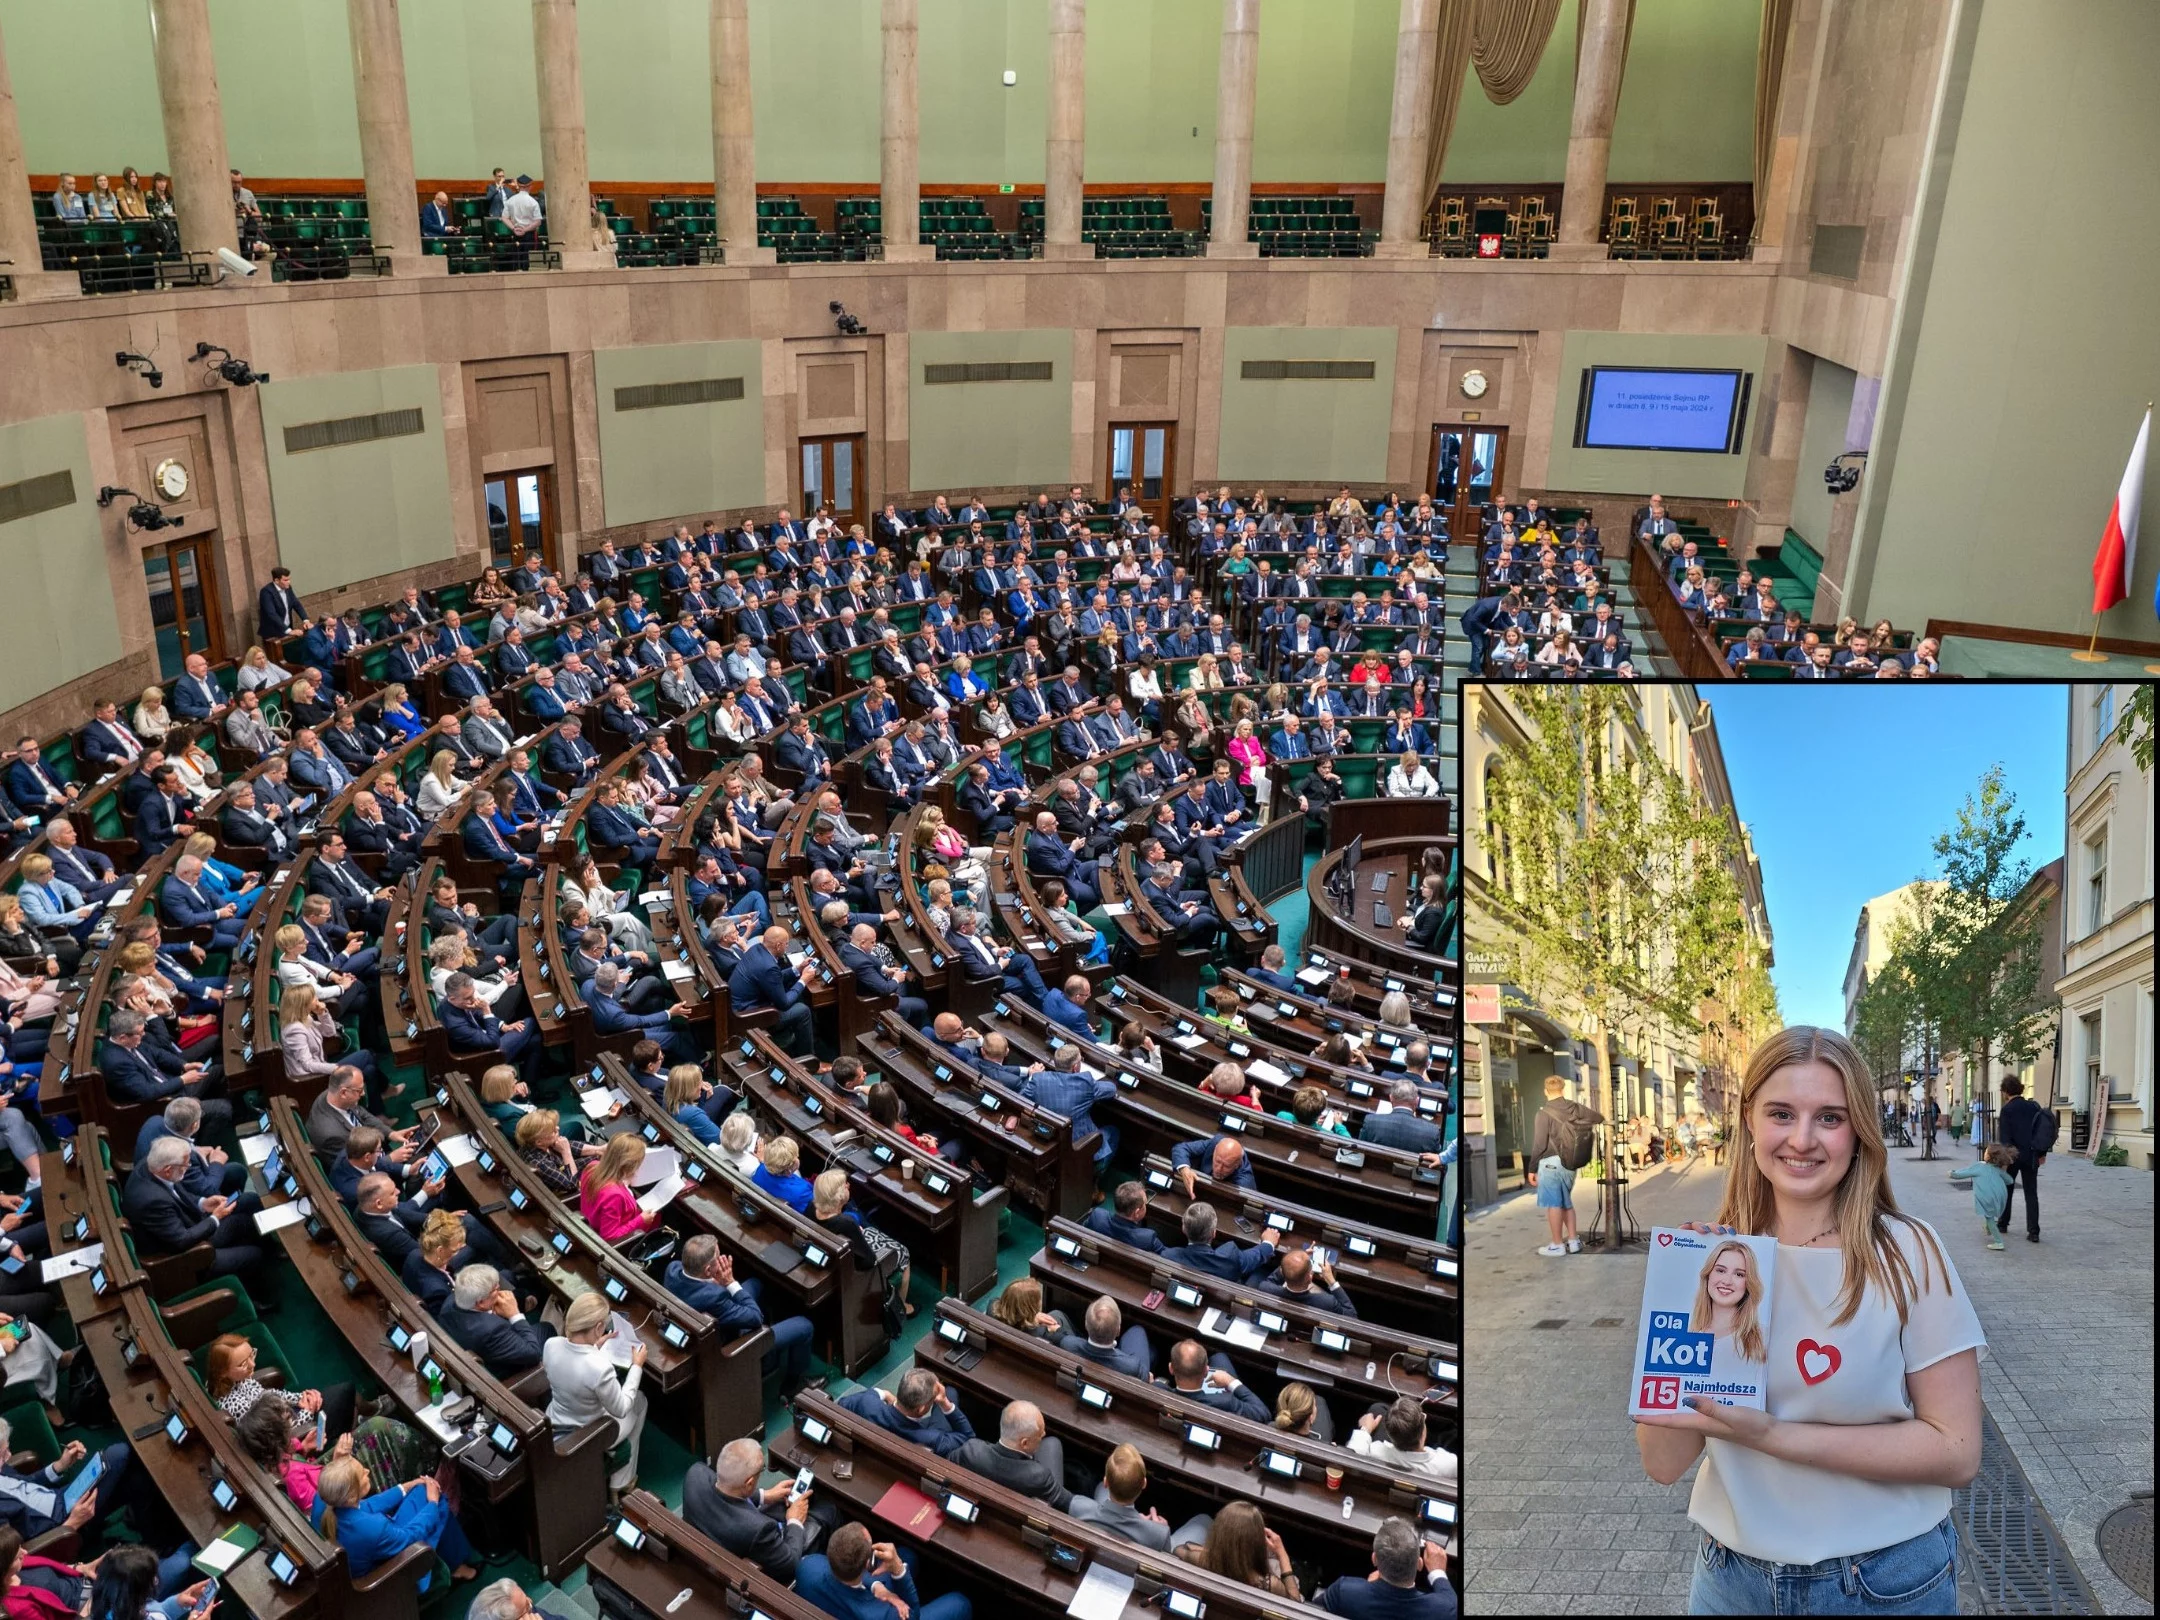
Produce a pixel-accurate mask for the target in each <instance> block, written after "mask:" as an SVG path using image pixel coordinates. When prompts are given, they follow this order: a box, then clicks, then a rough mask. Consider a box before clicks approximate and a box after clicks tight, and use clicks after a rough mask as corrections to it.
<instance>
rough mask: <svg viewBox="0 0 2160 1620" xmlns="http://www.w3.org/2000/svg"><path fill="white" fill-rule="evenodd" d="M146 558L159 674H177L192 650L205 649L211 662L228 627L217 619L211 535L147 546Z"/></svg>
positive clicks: (217, 657) (170, 677) (169, 676)
mask: <svg viewBox="0 0 2160 1620" xmlns="http://www.w3.org/2000/svg"><path fill="white" fill-rule="evenodd" d="M142 562H143V587H144V589H145V590H147V591H148V592H149V595H150V627H151V630H152V633H153V634H154V636H155V638H156V642H157V656H158V675H159V677H160V678H161V679H163V680H168V681H170V680H176V679H178V677H179V675H180V672H181V670H182V668H183V667H184V666H185V665H186V663H187V660H188V655H189V654H191V653H201V654H202V655H203V657H205V658H207V659H209V660H210V662H211V663H213V664H215V663H218V662H220V661H222V660H223V659H224V657H225V630H224V626H223V625H222V624H221V623H220V622H219V612H218V606H217V604H218V601H219V597H218V589H217V557H216V552H215V550H214V549H213V547H212V544H211V537H210V536H208V535H198V536H196V537H195V538H194V539H191V540H166V541H161V542H160V543H158V544H157V545H153V546H151V547H149V548H147V549H146V550H145V551H144V552H143V554H142Z"/></svg>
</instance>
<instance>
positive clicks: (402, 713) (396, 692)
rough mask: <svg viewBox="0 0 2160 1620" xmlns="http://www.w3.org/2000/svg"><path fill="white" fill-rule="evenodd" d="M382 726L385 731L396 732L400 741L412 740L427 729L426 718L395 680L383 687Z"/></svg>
mask: <svg viewBox="0 0 2160 1620" xmlns="http://www.w3.org/2000/svg"><path fill="white" fill-rule="evenodd" d="M382 726H383V729H384V730H385V731H390V732H395V733H396V734H397V738H398V740H399V741H400V742H411V741H412V740H413V738H415V737H417V736H419V735H420V733H421V732H423V731H425V730H427V721H426V719H424V718H423V717H422V716H421V713H420V711H419V710H418V709H416V708H414V707H413V706H412V699H411V698H410V697H409V696H407V695H406V692H405V688H404V687H403V686H400V685H399V684H398V683H397V682H395V681H392V682H391V683H390V684H389V685H388V686H386V687H384V688H383V689H382Z"/></svg>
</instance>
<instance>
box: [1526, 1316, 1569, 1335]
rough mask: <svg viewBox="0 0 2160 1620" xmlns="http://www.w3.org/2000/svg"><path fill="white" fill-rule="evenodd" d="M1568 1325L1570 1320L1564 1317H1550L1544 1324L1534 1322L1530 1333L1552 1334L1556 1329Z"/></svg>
mask: <svg viewBox="0 0 2160 1620" xmlns="http://www.w3.org/2000/svg"><path fill="white" fill-rule="evenodd" d="M1567 1324H1568V1319H1567V1318H1566V1317H1564V1316H1548V1317H1546V1318H1545V1320H1544V1321H1542V1322H1532V1323H1531V1324H1530V1331H1531V1332H1533V1333H1550V1332H1551V1331H1552V1330H1553V1329H1554V1328H1564V1327H1566V1326H1567Z"/></svg>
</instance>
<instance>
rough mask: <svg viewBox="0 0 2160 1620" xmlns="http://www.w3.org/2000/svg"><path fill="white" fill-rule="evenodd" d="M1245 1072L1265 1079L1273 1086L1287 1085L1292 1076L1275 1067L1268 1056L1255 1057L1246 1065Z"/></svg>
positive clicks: (1255, 1077) (1253, 1076) (1254, 1077)
mask: <svg viewBox="0 0 2160 1620" xmlns="http://www.w3.org/2000/svg"><path fill="white" fill-rule="evenodd" d="M1245 1072H1246V1073H1247V1074H1248V1075H1250V1076H1251V1077H1252V1078H1253V1079H1255V1080H1265V1081H1266V1082H1267V1083H1268V1084H1269V1085H1271V1086H1287V1085H1288V1084H1290V1076H1289V1075H1288V1074H1286V1073H1285V1072H1284V1071H1283V1070H1281V1069H1278V1068H1276V1067H1275V1065H1274V1064H1272V1063H1270V1062H1268V1060H1267V1059H1266V1058H1254V1059H1253V1060H1252V1061H1251V1062H1250V1063H1248V1064H1246V1065H1245Z"/></svg>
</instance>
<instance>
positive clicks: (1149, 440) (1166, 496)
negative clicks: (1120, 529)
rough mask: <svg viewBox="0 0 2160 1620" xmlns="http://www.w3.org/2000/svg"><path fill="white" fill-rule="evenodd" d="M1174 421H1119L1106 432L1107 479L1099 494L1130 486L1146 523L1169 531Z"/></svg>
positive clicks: (1173, 466)
mask: <svg viewBox="0 0 2160 1620" xmlns="http://www.w3.org/2000/svg"><path fill="white" fill-rule="evenodd" d="M1176 467H1177V424H1176V423H1175V422H1119V423H1115V424H1113V425H1112V426H1111V429H1110V477H1109V482H1108V485H1107V487H1106V488H1105V489H1104V491H1103V493H1104V494H1106V495H1110V496H1113V497H1114V496H1115V495H1116V494H1117V492H1118V491H1119V490H1121V489H1124V488H1127V487H1130V488H1131V490H1132V497H1133V500H1134V501H1135V502H1136V503H1137V504H1139V505H1140V506H1141V507H1143V508H1144V509H1145V510H1146V512H1147V515H1148V520H1149V521H1150V522H1153V523H1158V524H1160V525H1162V529H1163V532H1164V533H1165V534H1167V533H1169V531H1170V503H1171V501H1172V499H1173V498H1174V497H1173V494H1172V484H1171V481H1172V479H1173V478H1175V477H1176Z"/></svg>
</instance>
